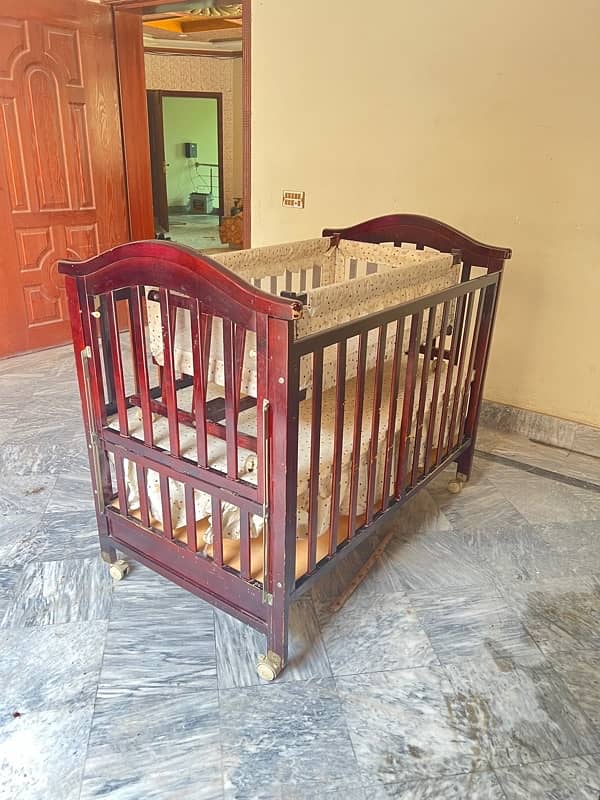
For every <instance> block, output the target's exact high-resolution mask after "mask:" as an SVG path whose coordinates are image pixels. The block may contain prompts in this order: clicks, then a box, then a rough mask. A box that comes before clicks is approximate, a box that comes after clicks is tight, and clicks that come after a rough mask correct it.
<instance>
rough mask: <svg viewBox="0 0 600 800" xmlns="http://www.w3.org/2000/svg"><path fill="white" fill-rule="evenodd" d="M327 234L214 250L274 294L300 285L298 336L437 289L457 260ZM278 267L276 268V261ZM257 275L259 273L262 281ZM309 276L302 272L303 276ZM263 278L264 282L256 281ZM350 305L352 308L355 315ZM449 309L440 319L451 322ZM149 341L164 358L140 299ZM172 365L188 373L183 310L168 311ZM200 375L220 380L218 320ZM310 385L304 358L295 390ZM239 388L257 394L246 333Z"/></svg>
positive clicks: (390, 340) (390, 343) (154, 308)
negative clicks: (313, 278) (172, 315)
mask: <svg viewBox="0 0 600 800" xmlns="http://www.w3.org/2000/svg"><path fill="white" fill-rule="evenodd" d="M329 242H330V240H329V239H315V240H309V241H306V242H295V243H291V244H285V245H275V246H272V247H263V248H254V249H250V250H240V251H236V252H233V253H225V254H223V255H222V256H221V255H219V256H218V258H219V261H220V262H221V263H223V264H224V266H227V267H228V268H229V269H232V270H233V271H235V272H237V273H238V274H240V275H241V276H243V277H244V278H245V279H247V280H248V281H250V282H253V283H254V284H255V285H260V288H263V289H265V290H267V291H273V292H275V293H277V292H279V291H282V290H284V289H290V290H292V291H297V290H298V289H304V294H305V300H304V303H305V313H304V315H303V317H302V318H301V319H299V320H297V322H296V335H297V336H298V337H301V336H306V335H309V334H311V333H316V332H317V331H320V330H323V329H324V328H328V327H332V326H335V325H339V324H342V323H344V322H348V321H350V320H354V319H356V318H357V316H363V315H367V314H371V313H375V312H377V311H379V310H381V309H382V308H384V307H388V306H390V305H398V304H400V303H404V302H408V301H410V300H413V299H416V298H418V297H422V296H424V295H427V294H431V293H433V292H437V291H441V290H443V289H445V288H447V287H449V286H451V285H453V284H455V283H456V282H457V281H458V280H459V276H460V265H459V264H455V263H454V258H453V256H452V254H448V253H439V252H437V251H421V250H415V249H411V248H395V247H388V246H385V245H370V244H363V243H361V242H350V241H343V240H342V241H341V242H340V243H339V245H338V246H336V247H331V246H329ZM283 265H285V269H284V270H282V266H283ZM307 271H312V273H314V275H317V277H318V280H317V282H316V283H317V285H316V286H314V288H313V287H310V286H309V287H308V288H305V287H302V286H298V279H299V277H300V276H301V275H302V274H303V273H304V274H305V282H306V272H307ZM263 278H265V279H267V280H266V281H263ZM309 278H310V275H309ZM262 283H265V286H262V285H261V284H262ZM357 309H359V310H360V314H357ZM452 319H453V310H452V309H451V314H450V316H449V319H448V321H449V322H452ZM427 322H428V320H427V319H426V318H424V320H423V330H422V332H421V338H422V340H424V337H425V328H426V326H427ZM440 322H441V313H440V312H438V314H437V316H436V320H435V325H434V332H433V335H434V336H437V335H439V332H440V331H439V328H440ZM148 326H149V340H150V349H151V352H152V355H153V357H154V359H155V360H156V362H157V363H158V364H159V365H163V364H164V355H163V339H162V327H161V319H160V308H159V305H158V303H156V302H151V301H150V302H149V303H148ZM395 337H396V330H395V328H390V329H389V330H388V334H387V344H386V358H391V354H392V352H393V349H394V344H395ZM348 357H349V366H350V365H351V366H352V367H353V368H354V367H355V366H356V362H357V358H358V342H357V341H356V340H353V341H350V342H349V344H348ZM375 357H376V343H375V342H373V341H371V342H370V343H369V347H368V350H367V367H368V368H369V369H372V368H373V367H374V365H375ZM174 363H175V369H176V371H177V372H182V373H184V374H187V375H191V374H193V355H192V346H191V332H190V320H189V313H188V312H187V311H184V310H178V311H177V312H176V322H175V347H174ZM323 366H324V384H323V386H324V389H328V388H330V387H332V386H334V385H335V352H334V351H333V349H330V350H326V352H325V354H324V365H323ZM208 379H209V380H210V381H212V382H214V383H216V384H218V385H221V386H222V385H223V384H224V362H223V330H222V323H221V320H219V319H217V318H215V319H213V323H212V331H211V352H210V358H209V363H208ZM310 387H311V364H310V359H309V358H307V357H305V358H303V359H302V361H301V364H300V388H301V389H302V390H309V395H310ZM241 391H242V392H243V393H244V394H248V395H250V396H251V397H256V396H257V387H256V336H255V334H254V332H252V331H248V333H247V336H246V342H245V350H244V362H243V370H242V376H241Z"/></svg>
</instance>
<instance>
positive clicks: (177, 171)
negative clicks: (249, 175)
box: [148, 90, 241, 252]
mask: <svg viewBox="0 0 600 800" xmlns="http://www.w3.org/2000/svg"><path fill="white" fill-rule="evenodd" d="M148 120H149V135H150V151H151V161H152V177H153V180H152V193H153V201H154V221H155V230H156V235H157V236H158V237H159V238H169V239H171V240H172V241H175V242H178V243H179V244H185V245H187V246H188V247H193V248H194V249H196V250H202V251H204V252H206V251H207V250H218V249H221V248H227V247H229V243H228V242H222V241H221V237H220V231H219V226H220V225H221V223H222V221H223V217H224V216H225V215H226V214H231V211H232V210H234V211H236V210H237V208H238V207H240V206H241V198H234V199H233V206H232V209H225V193H224V188H223V173H224V169H223V166H224V165H223V98H222V95H221V94H220V93H210V92H170V91H160V90H150V91H149V92H148Z"/></svg>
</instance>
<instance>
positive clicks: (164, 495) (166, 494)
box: [158, 474, 173, 539]
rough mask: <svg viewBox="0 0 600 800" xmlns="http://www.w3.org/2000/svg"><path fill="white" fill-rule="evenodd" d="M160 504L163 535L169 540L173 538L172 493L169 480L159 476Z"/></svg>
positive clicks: (164, 476)
mask: <svg viewBox="0 0 600 800" xmlns="http://www.w3.org/2000/svg"><path fill="white" fill-rule="evenodd" d="M158 480H159V484H160V504H161V508H162V525H163V535H164V536H165V537H166V538H167V539H172V538H173V520H172V517H171V493H170V491H169V478H168V477H167V476H166V475H162V474H159V476H158Z"/></svg>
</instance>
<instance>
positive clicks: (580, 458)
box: [562, 453, 600, 486]
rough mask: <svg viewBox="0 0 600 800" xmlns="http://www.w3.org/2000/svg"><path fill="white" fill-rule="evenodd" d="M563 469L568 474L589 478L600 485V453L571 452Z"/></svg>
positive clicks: (583, 478) (584, 478)
mask: <svg viewBox="0 0 600 800" xmlns="http://www.w3.org/2000/svg"><path fill="white" fill-rule="evenodd" d="M562 471H563V472H564V473H565V474H566V475H571V476H573V477H574V478H581V479H582V480H588V481H591V482H592V483H595V484H597V485H598V486H600V453H597V454H596V455H595V456H588V455H582V454H581V453H569V455H568V456H567V458H566V459H565V461H564V468H563V470H562Z"/></svg>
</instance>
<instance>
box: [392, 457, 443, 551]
mask: <svg viewBox="0 0 600 800" xmlns="http://www.w3.org/2000/svg"><path fill="white" fill-rule="evenodd" d="M451 474H452V473H451V472H450V471H448V470H447V471H446V479H447V480H446V483H447V482H448V480H449V479H450V477H451ZM390 523H391V524H393V527H395V528H396V530H397V531H398V533H407V534H410V535H411V536H415V535H416V534H419V533H429V532H431V531H449V530H450V529H451V527H452V526H451V524H450V521H449V520H448V518H447V517H446V515H445V514H444V513H443V512H442V510H441V508H440V504H439V503H438V501H437V499H436V498H434V497H433V495H432V494H431V492H429V490H428V489H422V490H421V491H420V492H417V494H415V495H413V497H411V499H410V500H409V501H408V502H407V503H405V504H404V505H403V506H402V507H401V508H399V509H398V511H396V512H395V514H394V515H393V516H390Z"/></svg>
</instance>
